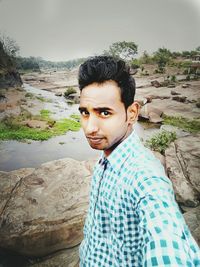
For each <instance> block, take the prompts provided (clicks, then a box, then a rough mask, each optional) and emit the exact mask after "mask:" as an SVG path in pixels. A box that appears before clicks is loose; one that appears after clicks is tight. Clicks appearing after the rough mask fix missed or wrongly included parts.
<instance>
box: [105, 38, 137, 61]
mask: <svg viewBox="0 0 200 267" xmlns="http://www.w3.org/2000/svg"><path fill="white" fill-rule="evenodd" d="M137 49H138V46H137V45H136V44H135V43H134V42H126V41H123V42H116V43H113V44H112V45H110V47H109V50H106V51H104V54H106V55H111V56H113V57H117V58H121V59H123V60H126V61H129V60H133V58H134V56H135V55H136V54H137Z"/></svg>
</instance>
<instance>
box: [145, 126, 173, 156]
mask: <svg viewBox="0 0 200 267" xmlns="http://www.w3.org/2000/svg"><path fill="white" fill-rule="evenodd" d="M176 138H177V137H176V133H175V132H169V131H162V132H160V133H158V134H156V135H154V136H153V137H152V138H150V139H149V140H147V141H146V143H145V145H146V146H147V147H149V148H150V149H152V150H154V151H158V152H160V153H161V154H162V155H164V153H165V150H166V148H167V147H168V146H169V144H170V143H171V142H173V141H174V140H176Z"/></svg>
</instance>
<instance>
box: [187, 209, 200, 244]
mask: <svg viewBox="0 0 200 267" xmlns="http://www.w3.org/2000/svg"><path fill="white" fill-rule="evenodd" d="M183 216H184V218H185V221H186V223H187V225H188V227H189V229H190V231H191V234H192V235H193V237H194V239H195V240H196V242H197V243H198V245H199V247H200V206H198V207H196V208H193V209H191V210H190V211H188V212H186V213H184V215H183Z"/></svg>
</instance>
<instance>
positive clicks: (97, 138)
mask: <svg viewBox="0 0 200 267" xmlns="http://www.w3.org/2000/svg"><path fill="white" fill-rule="evenodd" d="M87 139H88V140H89V141H90V142H92V143H96V144H97V143H100V142H101V141H102V140H103V139H104V137H102V136H87Z"/></svg>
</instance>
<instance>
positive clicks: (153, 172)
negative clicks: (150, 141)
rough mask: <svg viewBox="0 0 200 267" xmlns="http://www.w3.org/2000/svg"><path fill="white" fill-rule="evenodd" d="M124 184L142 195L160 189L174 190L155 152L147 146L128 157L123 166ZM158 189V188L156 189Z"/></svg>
mask: <svg viewBox="0 0 200 267" xmlns="http://www.w3.org/2000/svg"><path fill="white" fill-rule="evenodd" d="M122 180H123V185H124V186H125V187H126V188H127V184H128V185H129V188H130V190H131V191H135V192H137V191H138V192H139V193H138V194H140V196H142V195H145V194H147V193H148V192H154V191H155V192H159V191H160V190H163V189H164V190H167V191H172V183H171V181H170V179H169V178H168V177H167V175H166V173H165V169H164V167H163V165H162V164H161V162H160V160H158V159H157V158H156V157H155V156H154V154H153V153H152V152H151V151H150V150H149V149H146V148H143V149H141V150H140V151H138V153H137V156H136V155H132V156H130V157H128V158H127V160H126V161H125V163H124V165H123V168H122ZM155 189H156V190H155Z"/></svg>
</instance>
